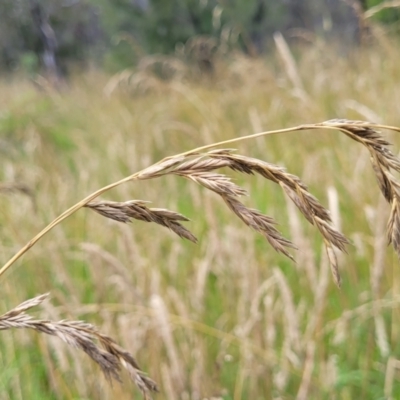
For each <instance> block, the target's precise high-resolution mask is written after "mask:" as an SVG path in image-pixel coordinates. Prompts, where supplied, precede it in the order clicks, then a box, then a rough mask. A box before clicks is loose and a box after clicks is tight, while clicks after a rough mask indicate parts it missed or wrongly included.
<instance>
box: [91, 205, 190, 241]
mask: <svg viewBox="0 0 400 400" xmlns="http://www.w3.org/2000/svg"><path fill="white" fill-rule="evenodd" d="M85 207H87V208H90V209H92V210H94V211H96V212H97V213H99V214H100V215H102V216H103V217H106V218H110V219H113V220H115V221H118V222H124V223H127V222H130V221H131V220H132V219H137V220H140V221H145V222H154V223H156V224H158V225H161V226H165V227H167V228H169V229H170V230H171V231H173V232H174V233H176V234H177V235H178V236H179V237H181V238H185V239H188V240H190V241H191V242H194V243H196V242H197V239H196V237H195V236H194V235H193V234H192V233H191V232H190V231H189V230H188V229H186V228H185V227H184V226H183V225H182V224H181V223H180V222H179V221H189V219H188V218H186V217H185V216H183V215H182V214H179V213H176V212H174V211H170V210H166V209H164V208H148V207H146V202H144V201H142V200H130V201H126V202H115V201H94V202H91V203H88V204H86V206H85Z"/></svg>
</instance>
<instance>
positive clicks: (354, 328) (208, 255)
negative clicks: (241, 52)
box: [0, 42, 400, 400]
mask: <svg viewBox="0 0 400 400" xmlns="http://www.w3.org/2000/svg"><path fill="white" fill-rule="evenodd" d="M399 60H400V52H399V50H398V49H397V48H396V46H395V45H393V44H391V43H390V42H385V45H381V46H376V47H374V48H371V49H364V50H354V51H353V52H352V53H351V54H348V55H346V56H344V55H338V54H337V53H336V52H335V51H329V49H326V48H325V49H324V48H314V49H309V50H305V51H304V52H303V53H301V54H299V55H298V56H297V57H296V61H295V64H294V67H295V71H296V73H297V75H298V79H297V80H296V79H295V80H293V77H291V76H290V71H289V70H288V64H287V62H288V60H286V61H285V60H281V59H280V57H279V55H276V57H272V56H271V57H270V58H262V59H261V58H260V59H248V58H246V57H244V56H235V57H233V58H232V59H231V60H230V62H229V63H227V62H225V63H222V62H221V64H218V66H217V67H216V70H215V72H214V75H213V76H209V77H207V76H202V77H197V78H193V77H187V78H186V79H185V77H182V78H180V79H169V80H163V79H161V78H159V77H157V76H156V75H154V74H152V73H151V71H141V72H140V74H139V73H138V72H135V71H132V72H128V71H125V75H120V76H118V77H110V76H108V75H106V74H104V73H102V72H99V71H97V70H90V71H87V72H85V73H79V74H76V75H74V76H72V77H70V79H69V81H68V83H65V84H64V85H63V86H62V87H61V88H60V89H59V90H54V89H52V88H50V87H48V86H46V85H45V83H43V82H42V81H41V82H39V83H37V82H36V83H33V82H32V80H30V79H27V78H24V77H21V76H12V77H4V78H3V79H2V80H1V82H0V154H1V158H0V160H1V168H0V180H1V182H3V184H8V183H10V182H11V183H18V184H20V185H25V187H27V188H29V190H30V192H29V195H27V193H26V192H23V191H20V190H12V191H10V190H2V191H0V210H1V211H0V261H1V264H4V263H5V262H6V261H7V260H8V259H9V258H10V257H11V256H12V255H13V254H15V253H16V252H17V251H18V249H19V248H21V247H22V246H23V245H24V244H25V243H26V242H28V241H29V240H30V239H31V238H32V237H33V236H35V234H36V233H37V232H39V231H40V230H41V229H42V228H43V227H44V226H46V225H47V224H48V223H50V222H51V221H52V220H53V219H54V218H55V217H57V216H58V215H59V214H60V213H61V212H63V211H64V210H66V209H67V208H68V207H70V206H71V205H73V204H74V203H76V202H78V201H79V200H80V199H82V198H84V197H85V196H86V195H88V194H89V193H91V192H93V191H95V190H96V189H98V188H100V187H102V186H105V185H107V184H109V183H111V182H114V181H117V180H119V179H121V178H123V177H124V176H127V175H130V174H132V173H134V172H136V171H138V170H140V169H142V168H144V167H147V166H148V165H150V164H152V163H154V162H156V161H158V160H160V159H162V158H163V157H166V156H169V155H173V154H176V153H181V152H183V151H186V150H190V149H191V148H195V147H198V146H201V145H203V144H207V143H212V142H216V141H221V140H225V139H229V138H233V137H236V136H243V135H247V134H251V133H255V132H260V131H264V130H270V129H278V128H286V127H290V126H297V125H300V124H305V123H316V122H322V121H325V120H328V119H331V118H347V119H356V120H360V119H361V120H369V121H372V122H382V123H386V124H388V125H393V126H400V84H399V82H400V68H399ZM289 62H290V61H289ZM384 135H385V137H387V138H388V139H389V141H391V142H392V143H393V151H394V153H395V154H398V153H399V150H400V137H399V136H398V135H396V134H394V133H390V132H384ZM230 147H234V148H235V149H237V152H238V153H239V154H244V155H248V156H251V157H256V158H259V159H262V160H265V161H267V162H270V163H274V164H278V165H281V166H284V167H286V168H287V170H288V171H289V172H291V173H293V174H295V175H298V176H299V177H301V178H302V180H303V181H304V182H305V183H306V184H307V185H308V187H309V190H310V192H311V193H313V194H314V195H315V196H316V197H317V198H318V199H319V200H320V201H321V202H322V204H324V205H326V206H327V207H328V208H329V209H330V211H331V213H332V216H333V220H334V222H335V223H336V226H338V227H339V228H340V230H341V231H342V232H343V233H344V234H345V235H346V236H347V237H348V238H349V239H350V241H351V245H350V246H348V254H344V255H340V256H339V264H340V271H341V274H342V277H343V285H342V288H341V290H338V289H337V287H336V286H335V285H334V283H333V280H332V278H331V273H330V270H329V265H328V262H327V259H326V256H325V253H324V250H323V246H322V245H323V243H322V239H321V238H320V236H319V234H318V232H317V231H316V230H315V229H314V227H312V226H310V225H309V224H308V223H307V221H305V220H304V218H303V217H302V216H301V215H300V214H299V213H298V212H297V211H296V210H295V209H294V207H293V206H292V205H291V204H290V203H289V201H288V200H287V198H286V197H285V195H284V193H283V192H282V191H281V190H280V188H279V187H278V186H277V185H275V184H274V183H271V182H267V181H266V180H263V179H261V178H258V177H255V176H254V177H246V176H243V175H240V174H235V173H231V172H229V171H224V172H226V173H227V174H228V175H230V176H232V177H233V179H234V181H235V183H237V184H238V185H240V186H243V187H244V188H246V189H247V190H248V192H249V194H250V196H249V197H248V198H246V199H245V200H244V202H245V204H246V205H248V206H251V207H255V208H258V209H259V210H261V211H262V212H264V213H266V214H267V215H269V216H271V217H273V218H274V219H276V220H277V221H278V222H279V230H280V231H282V233H283V234H284V235H285V236H286V237H288V238H290V239H291V240H292V241H293V242H294V243H295V244H296V246H297V247H298V250H297V251H294V252H293V255H294V257H295V259H296V261H297V262H296V263H294V262H292V261H290V260H288V259H287V258H286V257H284V256H282V255H280V254H277V253H276V252H275V251H273V249H272V248H271V247H270V245H269V244H268V243H267V242H266V240H265V239H264V238H263V237H262V236H261V235H258V234H257V233H255V232H252V231H251V230H250V229H249V228H248V227H246V226H245V225H243V224H242V222H241V221H240V220H239V219H238V218H236V217H235V216H234V215H233V214H232V213H231V212H230V211H229V210H228V209H227V207H226V206H225V204H223V202H221V201H220V199H219V198H218V196H216V195H214V194H213V193H211V192H208V191H206V190H203V188H201V187H200V186H196V184H195V183H194V182H189V181H187V180H184V179H182V178H179V177H174V176H172V177H164V178H159V179H155V180H149V181H141V182H134V183H133V182H132V183H128V184H125V185H121V186H119V187H118V188H115V189H113V190H112V191H110V192H108V193H106V194H104V195H103V196H102V199H108V200H114V201H126V200H130V199H141V200H146V201H151V205H152V206H153V207H160V208H168V209H171V210H175V211H177V212H180V213H182V214H183V215H185V216H187V217H188V218H190V221H189V222H188V223H186V224H185V226H187V227H188V228H189V229H190V230H191V231H192V232H193V233H194V234H195V235H196V236H197V237H198V239H199V240H198V243H197V244H193V243H190V242H189V241H186V240H182V239H180V238H178V237H177V236H175V235H173V233H171V232H169V231H168V229H165V228H162V227H159V226H156V225H154V224H148V223H144V222H140V221H135V222H133V223H131V224H120V223H117V222H114V221H110V220H106V219H104V218H102V217H101V216H99V215H97V214H96V213H93V212H91V211H90V210H88V209H82V210H79V211H78V212H77V213H75V214H73V215H72V216H71V217H70V218H68V219H67V220H66V221H64V222H63V223H62V224H61V225H59V226H57V227H56V228H54V229H53V230H52V231H51V232H50V233H49V234H47V235H46V236H45V237H44V238H43V239H42V240H41V241H40V242H39V243H38V244H37V245H36V246H34V247H33V248H32V249H31V250H30V251H29V252H27V254H26V255H25V256H24V257H23V258H21V259H20V260H18V261H17V262H16V264H15V265H14V266H13V267H12V268H11V269H10V270H9V271H8V272H7V273H6V274H5V276H2V277H1V282H0V285H1V296H0V300H1V301H0V314H1V313H3V312H5V311H6V310H9V309H11V308H12V307H13V306H15V305H17V304H19V303H20V302H22V301H23V300H25V299H28V298H29V297H32V296H34V295H36V294H38V293H45V292H50V293H51V300H50V301H46V302H45V303H44V305H43V306H42V307H40V308H37V309H34V310H33V311H32V312H33V313H34V314H35V315H37V316H38V318H39V317H40V318H45V319H52V320H59V319H71V320H76V319H83V320H85V321H88V322H90V323H93V324H96V325H97V326H98V327H99V328H100V329H101V331H102V332H104V333H106V334H108V335H110V336H111V337H113V338H115V339H116V340H117V342H118V343H120V344H121V345H122V346H123V347H124V348H126V349H128V350H129V351H130V352H132V353H133V354H134V355H135V357H136V359H137V360H138V362H139V364H140V366H141V367H142V368H143V370H144V371H146V372H147V373H148V374H149V375H150V376H151V377H152V378H153V379H154V380H155V381H157V382H158V384H159V386H160V391H161V393H160V394H157V395H155V397H154V398H155V399H168V400H175V399H182V400H203V399H204V400H205V399H208V400H211V399H214V400H215V399H223V400H247V399H249V400H250V399H252V400H264V399H275V400H278V399H282V400H283V399H284V400H289V399H297V400H301V399H303V400H306V399H316V400H323V399H326V400H328V399H329V400H332V399H337V400H339V399H340V400H342V399H343V400H347V399H349V400H350V399H371V400H378V399H382V400H383V399H397V398H400V383H399V378H400V324H399V320H400V268H399V265H400V262H399V260H398V259H397V256H396V254H395V252H394V251H393V249H392V248H391V247H387V243H386V236H385V230H386V223H387V219H388V215H389V206H388V205H387V204H386V203H385V201H384V199H383V196H382V195H381V194H380V192H379V188H378V185H377V184H376V181H375V177H374V174H373V171H372V168H371V165H370V162H369V154H368V152H367V151H366V150H365V148H363V147H362V146H361V145H359V144H358V143H355V142H353V141H351V140H350V139H348V138H347V137H346V136H345V135H343V134H341V133H339V132H334V131H327V130H318V131H302V132H293V133H285V134H281V135H276V136H268V137H265V138H257V139H254V140H249V141H245V142H242V143H237V144H235V146H230ZM153 225H154V226H153ZM116 398H118V399H120V400H125V399H132V398H135V399H136V398H137V399H139V398H141V395H140V392H139V391H138V390H137V389H136V387H135V386H134V384H133V383H131V382H130V381H129V379H128V378H127V377H124V379H123V383H122V384H121V385H118V384H114V385H112V386H111V385H109V384H108V382H107V381H106V380H105V379H104V377H103V376H102V375H101V371H100V370H99V368H98V367H97V366H96V365H95V364H94V363H92V362H91V361H90V360H89V359H88V358H87V356H86V355H85V354H83V353H82V354H81V353H80V352H78V351H76V350H74V349H71V348H69V347H68V346H67V345H66V344H64V343H63V342H61V341H60V340H59V339H57V338H52V337H48V336H46V335H40V334H37V333H36V332H33V331H29V330H18V331H17V330H8V331H4V332H1V334H0V399H1V400H26V399H33V400H39V399H49V400H53V399H54V400H60V399H71V400H72V399H82V400H83V399H116Z"/></svg>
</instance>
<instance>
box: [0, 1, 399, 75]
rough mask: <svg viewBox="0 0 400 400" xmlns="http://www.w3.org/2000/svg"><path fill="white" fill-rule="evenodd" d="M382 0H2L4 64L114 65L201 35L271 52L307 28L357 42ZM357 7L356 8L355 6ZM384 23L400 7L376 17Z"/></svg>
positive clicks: (249, 49) (0, 30)
mask: <svg viewBox="0 0 400 400" xmlns="http://www.w3.org/2000/svg"><path fill="white" fill-rule="evenodd" d="M381 1H382V0H280V1H275V0H0V20H1V23H0V68H1V67H2V68H3V69H4V68H6V69H11V70H13V69H16V68H25V69H28V70H33V69H35V68H37V67H38V66H39V65H41V66H44V67H46V69H47V70H48V71H50V70H51V69H53V72H54V71H58V72H59V71H62V72H65V71H66V69H67V68H68V65H69V64H71V63H74V62H75V63H76V62H80V63H82V62H87V61H88V60H90V59H93V56H98V58H97V60H99V59H100V58H99V56H100V55H102V56H104V55H106V57H105V60H106V64H107V65H108V66H109V67H110V68H113V69H120V68H123V67H125V66H130V65H133V64H134V63H135V62H136V61H137V60H138V59H139V58H140V57H141V56H142V55H143V54H149V53H171V52H174V51H175V49H176V48H177V46H178V47H182V44H185V43H187V41H188V40H189V39H191V38H193V37H195V36H208V37H212V38H214V39H215V40H217V41H220V43H222V44H223V46H224V48H229V46H231V45H236V46H239V47H240V48H241V49H243V50H244V51H246V52H247V53H249V54H259V53H262V52H264V51H266V50H267V49H268V43H269V42H270V38H271V37H272V35H273V33H274V32H275V31H281V32H283V33H288V34H289V36H290V33H293V29H294V28H296V29H298V28H300V29H303V30H305V31H307V32H312V33H317V34H318V35H320V36H321V35H322V36H323V37H325V38H326V39H331V38H334V40H336V41H337V42H339V43H342V44H344V43H346V44H347V43H349V44H350V43H353V44H354V43H356V42H357V38H358V36H359V32H358V31H359V26H360V23H359V22H360V12H361V11H359V15H358V18H357V10H356V9H358V10H366V9H368V8H370V7H373V6H375V5H377V4H379V3H381ZM355 5H356V6H357V7H355ZM375 19H377V20H379V21H381V22H385V23H390V22H395V21H399V19H400V12H399V11H398V10H395V9H390V10H383V11H381V12H379V13H378V14H377V15H376V18H375Z"/></svg>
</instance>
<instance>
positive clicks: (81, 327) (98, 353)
mask: <svg viewBox="0 0 400 400" xmlns="http://www.w3.org/2000/svg"><path fill="white" fill-rule="evenodd" d="M48 296H49V294H48V293H46V294H42V295H40V296H36V297H34V298H32V299H29V300H26V301H24V302H23V303H21V304H20V305H18V306H17V307H15V308H13V309H12V310H10V311H8V312H6V313H5V314H3V315H1V316H0V330H7V329H33V330H34V331H36V332H40V333H45V334H46V335H51V336H56V337H58V338H59V339H61V340H62V341H64V342H65V343H67V344H68V345H70V346H72V347H74V348H77V349H80V350H82V351H83V352H85V353H86V354H87V355H88V356H89V357H90V358H91V359H92V360H93V361H94V362H95V363H96V364H98V365H99V367H100V368H101V370H102V372H103V373H104V375H105V377H106V378H107V379H108V380H109V381H111V380H115V381H117V382H121V376H120V372H121V367H123V368H125V369H126V370H127V371H128V373H129V376H130V378H131V379H132V381H133V382H135V384H136V385H137V387H138V388H139V389H140V391H141V392H142V394H143V396H144V398H145V399H150V393H151V392H157V391H158V387H157V384H156V383H155V382H154V381H153V380H152V379H151V378H149V377H148V376H146V375H145V374H144V373H143V371H141V369H140V367H139V365H138V364H137V362H136V360H135V358H134V357H133V356H132V355H131V354H130V353H129V352H127V351H126V350H125V349H123V348H122V347H120V346H119V345H118V344H117V343H116V342H115V341H114V340H113V339H112V338H110V337H109V336H106V335H104V334H102V333H101V332H99V331H98V329H97V328H96V327H95V326H93V325H91V324H88V323H86V322H83V321H48V320H37V319H34V318H33V317H32V316H30V315H28V314H26V313H25V311H27V310H29V309H31V308H33V307H36V306H38V305H40V304H41V303H42V302H43V301H44V300H45V299H46V298H47V297H48ZM96 341H97V342H98V343H100V345H101V347H99V346H98V345H97V344H96Z"/></svg>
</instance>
